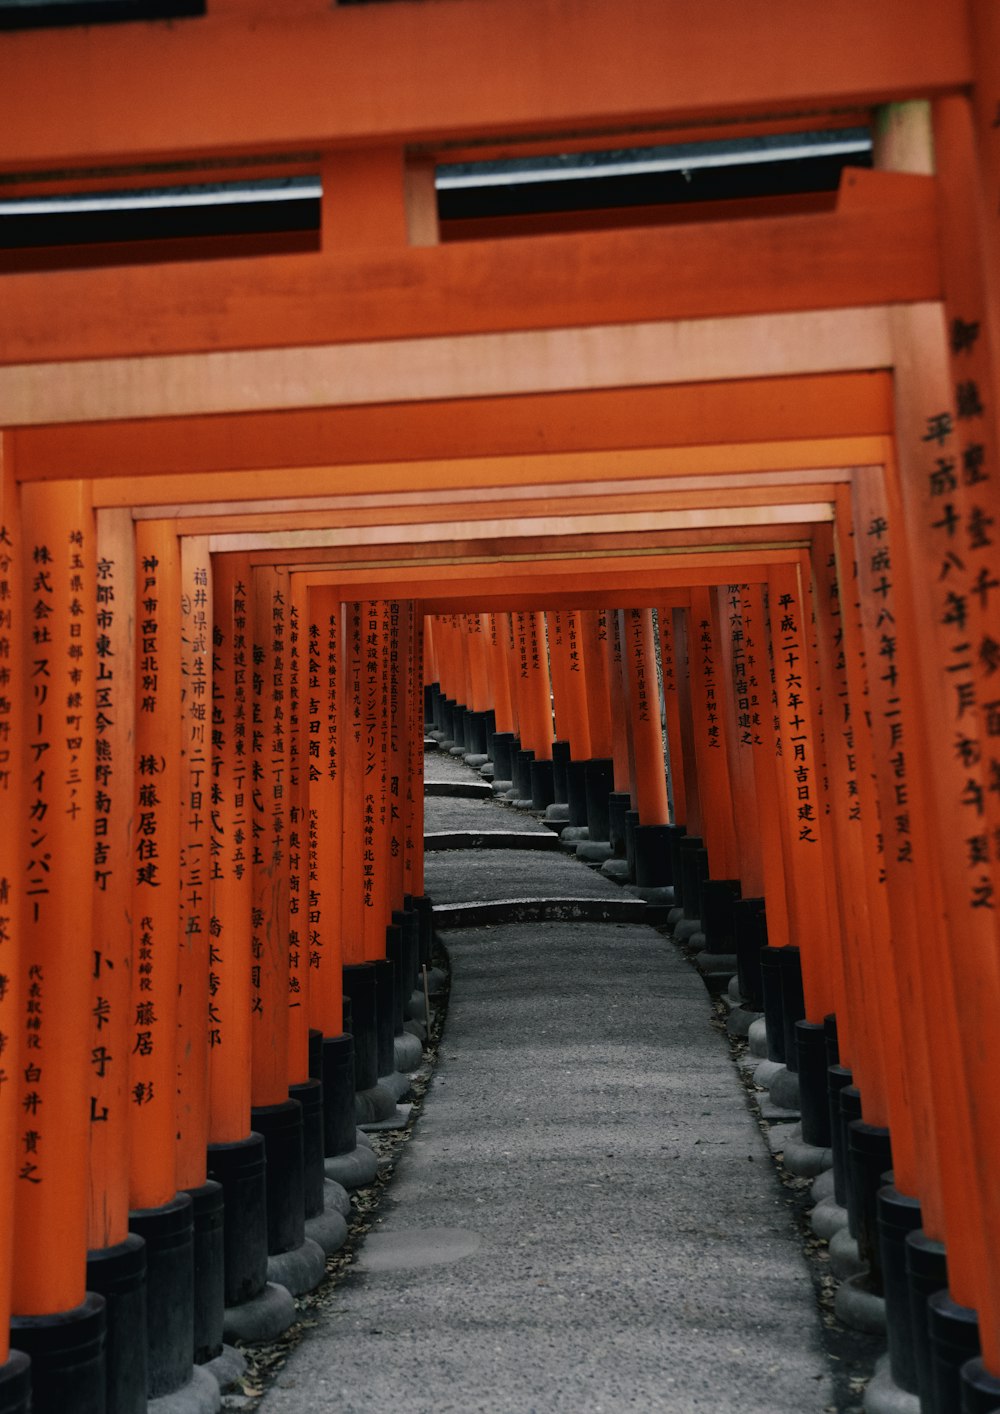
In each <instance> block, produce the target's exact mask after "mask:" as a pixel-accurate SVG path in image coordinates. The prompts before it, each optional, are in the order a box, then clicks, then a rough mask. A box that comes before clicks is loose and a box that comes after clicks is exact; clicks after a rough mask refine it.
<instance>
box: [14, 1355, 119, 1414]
mask: <svg viewBox="0 0 1000 1414" xmlns="http://www.w3.org/2000/svg"><path fill="white" fill-rule="evenodd" d="M142 1398H143V1403H142V1405H141V1406H136V1407H137V1408H138V1409H139V1410H140V1414H145V1408H146V1405H145V1399H146V1394H145V1391H143V1396H142ZM30 1408H31V1361H30V1360H29V1358H28V1357H27V1355H25V1353H24V1351H23V1350H11V1352H10V1354H9V1355H8V1357H7V1359H6V1360H5V1361H4V1362H3V1364H2V1365H0V1414H29V1410H30Z"/></svg>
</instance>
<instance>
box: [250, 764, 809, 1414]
mask: <svg viewBox="0 0 1000 1414" xmlns="http://www.w3.org/2000/svg"><path fill="white" fill-rule="evenodd" d="M454 764H455V763H452V762H448V763H447V764H446V765H442V769H446V770H448V771H449V772H450V771H451V770H452V768H453V766H454ZM428 768H429V773H430V772H431V771H434V770H435V769H436V767H435V762H434V757H433V756H430V757H429V758H428ZM463 775H464V778H465V779H468V778H470V775H471V773H468V772H465V771H464V769H463ZM458 804H460V806H461V812H460V814H461V822H460V821H459V819H458V811H457V805H458ZM452 807H453V808H454V810H455V815H456V819H455V823H454V824H452V823H451V822H450V820H449V825H448V828H456V829H477V828H490V829H505V828H511V827H512V826H513V825H514V823H515V821H516V820H517V819H518V816H517V813H516V812H515V811H514V810H512V809H510V808H507V807H503V806H501V805H499V804H493V803H489V802H487V803H485V804H484V803H482V802H475V801H462V802H459V803H455V802H452ZM435 809H437V805H435ZM484 811H485V812H487V815H486V816H484V815H483V813H482V812H484ZM474 812H475V814H474ZM431 814H432V812H431V811H430V810H428V828H434V826H432V825H431V823H430V820H431ZM487 818H488V821H489V823H485V821H486V819H487ZM520 818H521V819H522V821H523V819H524V817H520ZM470 819H476V820H477V822H478V823H477V824H475V825H471V824H468V823H465V822H467V821H469V820H470ZM570 876H572V877H571V878H570ZM568 883H571V886H572V887H571V892H573V893H575V894H578V895H581V896H583V895H586V896H591V895H592V894H593V893H594V892H595V891H601V892H603V891H604V890H610V891H611V893H612V894H617V892H618V891H617V889H616V887H615V886H614V885H613V884H610V883H608V881H606V880H604V879H602V878H601V877H600V875H599V874H594V873H592V872H591V871H589V870H588V869H587V867H586V866H585V865H583V864H580V863H578V862H577V861H576V860H575V859H571V858H567V857H564V856H562V855H559V854H555V855H550V854H531V853H520V852H517V851H500V850H490V851H484V852H483V857H482V858H480V857H479V855H478V853H476V854H473V853H471V852H470V853H462V854H458V855H455V854H430V855H428V857H427V891H428V893H429V894H431V896H432V897H434V898H435V899H440V901H442V902H443V901H445V900H446V899H447V900H453V901H454V900H458V899H460V898H462V897H463V893H464V898H465V899H470V898H475V899H479V898H489V897H493V898H501V897H502V898H508V897H523V896H524V894H523V892H519V891H521V890H528V889H530V890H531V891H532V892H533V893H534V892H537V891H539V890H543V891H547V893H548V895H549V896H554V895H556V894H557V893H559V891H560V890H561V889H563V888H564V886H567V884H568ZM491 890H493V891H494V892H491ZM483 891H485V892H483ZM444 941H445V944H446V946H447V949H448V952H449V955H450V958H451V964H452V992H451V1001H450V1008H449V1015H448V1022H447V1026H446V1031H445V1037H444V1042H443V1044H442V1048H441V1055H440V1060H439V1064H438V1069H437V1071H436V1072H435V1076H434V1080H433V1083H432V1086H431V1090H430V1092H429V1094H428V1097H427V1101H426V1106H425V1112H424V1114H423V1116H422V1117H421V1119H420V1121H419V1123H418V1125H417V1128H416V1130H415V1131H414V1136H413V1138H412V1139H411V1140H410V1141H409V1144H408V1145H407V1149H406V1152H405V1154H404V1156H403V1158H402V1160H401V1161H400V1165H399V1168H398V1170H397V1174H396V1178H395V1180H394V1183H393V1186H392V1188H391V1190H390V1194H389V1197H388V1198H387V1200H386V1202H385V1203H384V1205H383V1207H382V1209H381V1220H380V1222H379V1223H378V1225H377V1226H376V1228H375V1230H374V1231H373V1232H372V1234H370V1236H369V1237H368V1238H367V1239H366V1241H365V1244H364V1246H363V1248H362V1249H361V1252H360V1256H359V1261H358V1262H357V1263H356V1265H355V1266H354V1268H353V1270H352V1274H351V1275H350V1276H349V1277H348V1278H347V1279H346V1281H345V1282H344V1284H343V1285H342V1286H341V1288H340V1289H339V1292H338V1297H337V1299H336V1300H334V1301H333V1303H332V1306H331V1313H330V1315H329V1317H328V1319H327V1320H326V1321H324V1323H323V1324H322V1325H320V1326H319V1327H318V1328H317V1329H316V1330H314V1331H313V1332H312V1333H310V1334H309V1335H308V1336H307V1338H306V1339H305V1340H304V1342H303V1344H302V1345H301V1346H300V1347H299V1349H298V1350H297V1351H296V1352H295V1353H294V1354H293V1355H292V1357H291V1358H290V1360H289V1362H288V1364H287V1366H286V1367H285V1369H284V1370H283V1371H282V1373H281V1374H280V1375H279V1376H278V1378H277V1381H276V1383H275V1385H274V1387H273V1388H272V1389H271V1390H270V1391H269V1393H268V1394H267V1395H266V1396H265V1398H264V1399H263V1401H262V1403H261V1405H260V1409H261V1411H262V1414H312V1412H313V1411H323V1414H333V1411H338V1414H374V1411H378V1414H384V1412H385V1411H386V1410H389V1409H399V1410H401V1411H411V1412H412V1414H425V1411H426V1414H432V1411H433V1414H452V1412H453V1414H562V1412H563V1411H565V1414H602V1411H603V1414H617V1411H623V1410H641V1411H646V1414H650V1411H665V1412H667V1411H668V1412H669V1414H688V1411H690V1412H691V1414H696V1412H697V1411H702V1410H704V1411H713V1412H714V1414H727V1412H728V1411H733V1414H736V1411H739V1414H821V1411H823V1410H825V1409H827V1408H829V1407H830V1406H831V1403H832V1396H831V1388H832V1386H831V1381H830V1377H829V1366H828V1363H827V1359H826V1356H825V1355H824V1353H823V1350H822V1347H821V1341H820V1334H819V1322H818V1316H817V1313H816V1306H815V1300H814V1296H813V1289H812V1284H811V1281H810V1277H809V1274H808V1272H807V1269H806V1265H805V1261H804V1258H803V1256H802V1254H801V1250H800V1246H799V1242H798V1237H797V1235H796V1233H795V1231H794V1227H793V1224H792V1220H791V1217H790V1214H789V1211H788V1207H787V1204H786V1202H785V1199H784V1196H783V1193H782V1190H781V1187H780V1184H779V1182H778V1179H777V1177H776V1175H775V1173H774V1170H773V1168H772V1165H771V1162H770V1160H769V1158H768V1154H767V1149H766V1145H765V1143H764V1141H763V1139H762V1137H761V1134H760V1131H759V1128H758V1126H757V1124H756V1123H755V1121H754V1120H753V1118H752V1116H751V1115H750V1113H749V1111H748V1108H747V1105H746V1100H745V1095H744V1092H743V1090H742V1089H741V1087H740V1084H739V1081H738V1079H737V1076H736V1073H735V1069H734V1067H733V1065H732V1063H731V1060H730V1057H729V1053H728V1048H727V1046H726V1044H725V1042H724V1040H723V1039H722V1037H721V1036H720V1034H719V1032H718V1031H717V1030H716V1029H715V1028H714V1027H713V1026H712V1024H711V1016H712V1013H711V1007H710V1003H709V1000H708V997H707V994H706V992H705V990H704V987H703V985H702V983H701V982H700V981H699V980H698V978H697V977H696V976H695V974H694V973H693V972H692V970H691V969H690V968H689V967H688V966H687V964H686V963H684V962H683V960H682V959H681V958H680V957H679V956H678V954H677V952H676V950H675V949H674V947H673V945H672V944H670V943H669V942H667V941H666V940H665V939H664V938H663V937H662V936H661V935H660V934H659V933H657V932H656V931H654V930H653V929H652V928H649V927H647V926H644V925H642V924H632V923H628V924H607V923H603V924H592V923H541V924H537V923H536V924H509V925H506V926H501V927H484V928H469V929H465V930H461V931H459V930H454V931H450V932H448V933H447V934H446V935H445V937H444Z"/></svg>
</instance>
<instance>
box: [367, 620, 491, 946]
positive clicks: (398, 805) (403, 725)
mask: <svg viewBox="0 0 1000 1414" xmlns="http://www.w3.org/2000/svg"><path fill="white" fill-rule="evenodd" d="M386 608H387V613H388V622H389V636H388V644H389V662H388V668H387V676H388V694H389V702H388V733H389V759H388V783H387V784H388V794H387V799H386V839H387V849H388V858H387V861H386V873H387V879H388V899H387V905H386V917H385V921H386V923H387V924H388V923H391V922H392V913H393V910H395V909H401V908H402V907H403V895H404V893H405V892H406V886H405V882H404V873H405V869H404V861H405V834H406V822H405V819H404V809H405V796H406V768H407V752H406V739H407V737H408V735H409V718H410V705H411V698H412V685H410V690H409V691H408V690H407V689H408V683H407V677H406V659H407V658H408V657H409V651H410V645H409V640H410V629H409V605H408V604H403V603H401V602H400V601H399V600H398V599H392V600H390V601H389V602H388V604H387V606H386ZM477 617H478V616H477ZM479 638H480V640H481V638H482V628H481V627H480V632H479ZM480 656H481V658H482V660H483V678H484V684H483V690H484V691H485V666H486V665H485V656H484V654H483V652H482V649H481V648H480ZM420 722H421V724H422V723H423V707H422V706H421V716H420Z"/></svg>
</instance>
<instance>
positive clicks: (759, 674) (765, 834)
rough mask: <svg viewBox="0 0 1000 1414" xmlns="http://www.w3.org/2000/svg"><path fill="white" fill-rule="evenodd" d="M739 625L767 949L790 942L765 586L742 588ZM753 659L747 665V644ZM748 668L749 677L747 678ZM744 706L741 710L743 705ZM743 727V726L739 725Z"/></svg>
mask: <svg viewBox="0 0 1000 1414" xmlns="http://www.w3.org/2000/svg"><path fill="white" fill-rule="evenodd" d="M743 625H744V633H745V635H746V638H747V651H748V660H747V671H748V680H747V695H746V697H745V698H744V697H742V696H738V697H737V703H736V708H737V725H738V726H739V728H740V730H741V731H742V730H749V731H750V732H751V733H752V736H753V741H754V750H755V752H756V753H757V757H756V760H755V762H754V788H755V792H756V796H757V801H756V809H757V821H758V826H759V829H760V832H761V867H762V873H763V889H764V900H765V907H766V912H767V936H768V941H769V943H770V944H771V946H772V947H784V946H786V945H787V943H788V942H789V940H790V939H789V924H788V892H787V881H786V871H785V829H784V823H785V821H784V810H783V795H782V793H781V790H780V780H779V776H778V772H777V757H778V755H779V753H780V749H781V739H780V734H779V732H778V730H777V728H776V725H775V712H774V702H773V700H772V698H773V693H774V688H773V669H772V664H771V648H770V634H769V629H768V622H767V608H766V600H765V590H764V586H763V585H761V584H759V583H754V584H750V585H748V586H747V589H746V593H745V595H744V599H743ZM751 644H752V652H753V658H754V661H753V663H752V664H751V662H750V661H749V654H750V651H751V649H750V645H751ZM751 670H752V677H751V676H749V675H750V673H751ZM744 703H745V706H744ZM744 723H746V726H745V727H744Z"/></svg>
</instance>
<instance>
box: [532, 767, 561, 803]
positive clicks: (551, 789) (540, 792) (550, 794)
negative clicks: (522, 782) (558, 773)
mask: <svg viewBox="0 0 1000 1414" xmlns="http://www.w3.org/2000/svg"><path fill="white" fill-rule="evenodd" d="M529 777H530V780H531V804H532V807H533V808H534V809H535V810H545V809H546V808H547V807H548V806H550V805H554V804H555V799H556V793H555V785H554V782H553V769H552V762H551V761H532V763H531V767H530V770H529Z"/></svg>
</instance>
